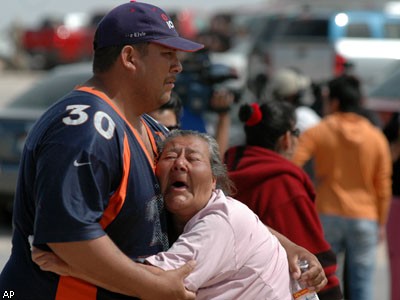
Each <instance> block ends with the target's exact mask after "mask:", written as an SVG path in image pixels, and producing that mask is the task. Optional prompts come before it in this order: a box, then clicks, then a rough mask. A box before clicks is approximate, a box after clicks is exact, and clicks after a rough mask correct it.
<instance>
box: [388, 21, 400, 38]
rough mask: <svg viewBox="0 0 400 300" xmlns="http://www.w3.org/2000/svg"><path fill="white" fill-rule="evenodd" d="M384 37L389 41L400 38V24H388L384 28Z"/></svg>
mask: <svg viewBox="0 0 400 300" xmlns="http://www.w3.org/2000/svg"><path fill="white" fill-rule="evenodd" d="M384 37H385V38H389V39H399V38H400V24H399V23H386V24H385V28H384Z"/></svg>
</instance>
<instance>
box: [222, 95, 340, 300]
mask: <svg viewBox="0 0 400 300" xmlns="http://www.w3.org/2000/svg"><path fill="white" fill-rule="evenodd" d="M239 118H240V120H241V121H242V122H243V123H245V125H244V131H245V134H246V144H245V145H243V146H236V147H232V148H230V149H228V151H227V153H226V155H225V162H226V164H227V167H228V172H229V176H230V178H231V180H232V181H233V182H234V183H235V186H236V188H237V193H236V194H235V195H234V196H235V198H236V199H238V200H240V201H242V202H243V203H245V204H246V205H247V206H249V207H250V208H251V209H252V210H253V211H254V212H255V213H256V214H257V215H258V216H259V218H260V219H261V220H262V221H263V222H264V224H266V225H268V226H269V227H271V228H273V229H275V230H276V231H278V232H280V233H281V234H283V235H285V236H286V237H287V238H289V239H290V240H292V241H293V242H295V243H297V244H298V245H300V246H302V247H304V248H306V249H307V250H309V251H310V252H312V253H313V254H314V255H316V256H317V258H318V259H319V261H320V263H321V265H322V266H323V267H324V271H325V274H326V276H327V278H328V284H327V285H326V286H325V288H324V289H322V290H321V291H320V292H319V293H318V296H319V297H320V299H322V300H323V299H325V300H326V299H342V295H341V291H340V286H339V280H338V278H337V277H336V276H335V271H336V256H335V254H334V253H333V252H332V250H331V247H330V245H329V244H328V242H327V241H326V240H325V239H324V234H323V230H322V225H321V223H320V221H319V218H318V215H317V212H316V209H315V205H314V197H315V193H314V189H313V185H312V183H311V180H310V179H309V177H308V175H307V174H306V173H305V172H304V171H303V170H302V169H301V168H299V167H298V166H296V165H294V164H293V163H292V162H291V161H290V158H291V156H292V154H293V152H294V149H295V147H296V144H297V138H298V135H299V131H298V129H297V128H295V127H294V126H295V124H296V118H295V113H294V107H293V106H292V105H291V104H289V103H287V102H281V101H270V102H266V103H263V104H261V105H259V104H257V103H253V104H244V105H242V106H241V107H240V110H239Z"/></svg>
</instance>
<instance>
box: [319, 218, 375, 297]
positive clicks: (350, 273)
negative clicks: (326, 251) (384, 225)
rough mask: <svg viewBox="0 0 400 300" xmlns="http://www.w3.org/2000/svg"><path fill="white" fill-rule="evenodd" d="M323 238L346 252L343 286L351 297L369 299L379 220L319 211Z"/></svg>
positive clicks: (333, 248) (337, 251)
mask: <svg viewBox="0 0 400 300" xmlns="http://www.w3.org/2000/svg"><path fill="white" fill-rule="evenodd" d="M320 219H321V223H322V226H323V228H324V233H325V238H326V240H327V241H328V242H329V243H330V244H331V247H332V250H333V251H334V252H335V253H336V254H337V255H339V254H343V253H344V255H345V261H346V278H344V279H343V280H344V281H346V284H345V286H346V288H348V291H347V292H348V293H347V294H348V295H349V296H350V299H351V300H372V298H373V295H374V291H373V287H374V282H373V279H374V271H375V261H376V254H377V246H378V224H377V222H375V221H371V220H365V219H351V218H345V217H338V216H328V215H320Z"/></svg>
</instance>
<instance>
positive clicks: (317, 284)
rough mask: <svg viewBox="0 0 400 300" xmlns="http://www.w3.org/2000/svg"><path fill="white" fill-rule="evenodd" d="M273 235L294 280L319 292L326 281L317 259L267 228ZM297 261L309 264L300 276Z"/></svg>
mask: <svg viewBox="0 0 400 300" xmlns="http://www.w3.org/2000/svg"><path fill="white" fill-rule="evenodd" d="M268 228H269V230H270V231H271V232H272V234H273V235H275V236H276V237H277V239H278V240H279V242H280V243H281V244H282V246H283V247H284V248H285V250H286V253H287V257H288V262H289V270H290V273H291V275H292V277H293V278H294V279H299V278H300V280H301V281H303V282H305V283H306V284H307V286H308V287H309V288H310V289H313V290H316V291H319V290H321V289H322V288H323V287H324V286H325V285H326V284H327V283H328V279H327V278H326V276H325V272H324V269H323V268H322V265H321V263H320V262H319V261H318V259H317V257H316V256H315V255H314V254H312V253H311V252H310V251H308V250H307V249H305V248H303V247H300V246H299V245H297V244H295V243H293V242H292V241H290V240H289V239H288V238H287V237H285V236H284V235H282V234H280V233H279V232H277V231H275V230H274V229H272V228H270V227H268ZM299 260H307V261H308V262H309V270H308V271H306V272H304V273H303V274H301V271H300V268H299V266H298V264H297V262H298V261H299Z"/></svg>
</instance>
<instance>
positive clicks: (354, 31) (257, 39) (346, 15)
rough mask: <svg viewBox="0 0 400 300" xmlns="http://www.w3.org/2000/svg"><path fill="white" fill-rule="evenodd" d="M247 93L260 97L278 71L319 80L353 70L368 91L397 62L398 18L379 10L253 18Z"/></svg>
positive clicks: (399, 57)
mask: <svg viewBox="0 0 400 300" xmlns="http://www.w3.org/2000/svg"><path fill="white" fill-rule="evenodd" d="M255 22H256V23H257V24H258V26H257V27H258V32H257V33H256V34H255V36H254V40H253V45H252V49H251V51H250V55H249V59H248V77H249V88H250V89H251V90H252V91H253V92H254V93H255V94H256V95H257V96H258V97H260V96H261V95H262V94H263V92H264V91H265V88H266V85H267V84H268V80H269V78H270V77H271V75H272V74H273V73H274V72H275V71H276V70H278V69H280V68H285V67H292V68H296V69H298V70H300V71H301V72H303V73H304V74H306V75H307V76H309V77H310V78H311V79H312V80H313V81H317V82H320V81H324V80H327V79H330V78H331V77H332V76H335V75H339V74H341V73H342V72H344V71H347V69H346V68H348V67H352V70H351V71H352V72H354V73H356V74H357V75H358V76H359V77H360V78H361V80H362V81H363V83H364V87H365V89H366V90H367V91H368V90H370V89H372V88H373V87H374V85H376V84H377V83H378V82H379V81H380V80H381V79H382V78H381V74H385V73H387V72H390V71H391V68H392V66H393V65H394V63H395V62H398V60H399V59H400V56H399V53H400V17H399V16H398V15H397V16H396V15H392V14H388V13H385V12H382V11H362V10H349V11H341V12H339V11H312V10H310V11H308V10H307V11H304V12H301V13H295V14H293V13H290V14H276V15H264V16H258V17H255V18H253V23H255Z"/></svg>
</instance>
